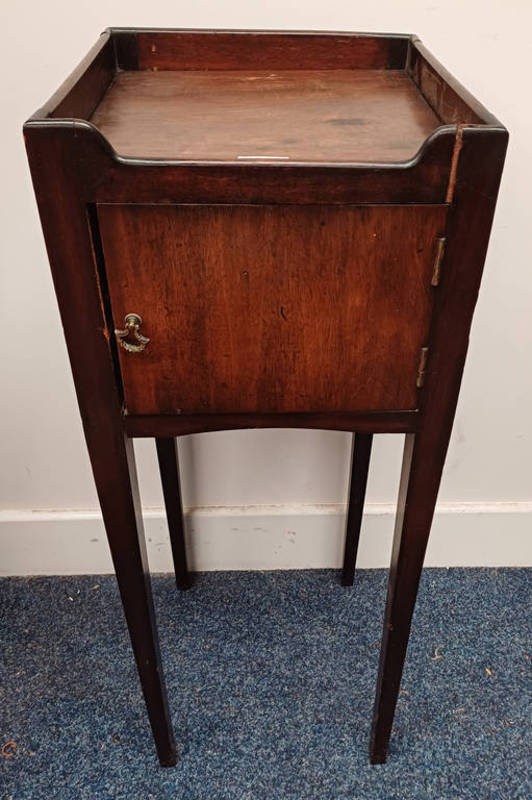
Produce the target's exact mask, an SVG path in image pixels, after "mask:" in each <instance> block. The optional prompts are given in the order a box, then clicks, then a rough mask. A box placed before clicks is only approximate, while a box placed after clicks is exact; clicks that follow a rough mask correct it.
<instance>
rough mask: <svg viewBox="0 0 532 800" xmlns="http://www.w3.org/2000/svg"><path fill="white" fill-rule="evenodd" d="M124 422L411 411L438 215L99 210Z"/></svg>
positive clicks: (428, 209)
mask: <svg viewBox="0 0 532 800" xmlns="http://www.w3.org/2000/svg"><path fill="white" fill-rule="evenodd" d="M98 215H99V219H100V225H101V234H102V242H103V249H104V254H105V260H106V272H107V278H108V281H109V291H110V296H111V306H112V309H113V316H114V324H115V327H117V328H121V327H123V320H124V317H125V315H126V314H128V313H131V312H134V313H137V314H139V315H140V316H141V317H142V319H143V321H144V324H143V326H142V333H143V334H144V335H146V336H148V337H149V338H150V343H149V345H148V346H147V347H146V349H145V350H144V352H142V353H130V352H126V351H125V350H124V349H122V348H120V349H119V356H120V364H121V372H122V380H123V385H124V395H125V404H126V408H127V409H128V411H129V412H130V413H131V414H157V413H159V414H165V413H166V414H180V413H186V414H194V413H198V412H200V413H201V412H203V413H230V412H233V413H236V412H241V413H251V412H255V413H266V412H269V413H282V412H320V411H321V412H330V411H366V410H370V409H371V410H373V411H388V410H396V411H403V410H411V409H415V408H417V406H418V390H417V388H416V377H417V371H418V366H419V359H420V351H421V348H422V347H423V346H425V345H426V344H427V338H428V331H429V322H430V315H431V309H432V298H433V294H434V291H433V289H432V288H431V285H430V283H431V278H432V266H433V265H432V261H433V254H434V244H435V240H436V238H437V237H438V236H441V235H442V233H443V230H444V225H445V215H446V208H445V207H439V206H405V207H401V206H374V207H363V208H361V207H347V206H345V207H342V208H338V207H335V208H330V207H326V206H321V207H311V206H307V207H305V208H300V207H295V206H290V207H280V206H273V207H262V206H243V205H241V206H135V205H127V206H118V205H109V206H99V208H98Z"/></svg>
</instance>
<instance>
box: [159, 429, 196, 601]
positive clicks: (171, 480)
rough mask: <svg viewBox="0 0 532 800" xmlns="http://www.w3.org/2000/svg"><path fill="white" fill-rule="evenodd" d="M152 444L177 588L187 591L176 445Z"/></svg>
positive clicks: (161, 441)
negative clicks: (162, 497) (155, 452)
mask: <svg viewBox="0 0 532 800" xmlns="http://www.w3.org/2000/svg"><path fill="white" fill-rule="evenodd" d="M155 444H156V447H157V459H158V461H159V472H160V473H161V483H162V485H163V495H164V505H165V508H166V518H167V520H168V531H169V533H170V543H171V545H172V556H173V559H174V570H175V577H176V583H177V588H178V589H189V588H190V585H191V583H190V575H189V572H188V568H187V552H186V548H185V530H184V524H183V504H182V501H181V481H180V480H179V458H178V454H177V442H176V440H175V439H174V438H173V437H172V438H160V437H157V438H156V439H155Z"/></svg>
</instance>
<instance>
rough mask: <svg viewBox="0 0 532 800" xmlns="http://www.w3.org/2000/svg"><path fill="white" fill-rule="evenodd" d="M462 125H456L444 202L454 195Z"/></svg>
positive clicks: (448, 201)
mask: <svg viewBox="0 0 532 800" xmlns="http://www.w3.org/2000/svg"><path fill="white" fill-rule="evenodd" d="M463 131H464V126H463V125H458V126H457V128H456V139H455V142H454V150H453V160H452V162H451V173H450V175H449V185H448V187H447V196H446V197H445V202H446V203H452V202H453V197H454V188H455V185H456V172H457V169H458V159H459V157H460V150H461V149H462V139H463Z"/></svg>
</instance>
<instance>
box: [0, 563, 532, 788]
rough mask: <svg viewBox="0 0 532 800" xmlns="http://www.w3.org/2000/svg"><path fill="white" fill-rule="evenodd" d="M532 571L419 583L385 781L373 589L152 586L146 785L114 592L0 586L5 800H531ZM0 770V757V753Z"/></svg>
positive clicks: (139, 720) (98, 584)
mask: <svg viewBox="0 0 532 800" xmlns="http://www.w3.org/2000/svg"><path fill="white" fill-rule="evenodd" d="M531 574H532V573H531V572H530V571H527V570H523V569H513V570H512V569H498V570H495V569H484V570H482V569H452V570H434V569H432V570H426V571H425V572H424V576H423V580H422V586H421V590H420V597H419V602H418V606H417V610H416V614H415V618H414V626H413V632H412V638H411V643H410V648H409V652H408V659H407V665H406V668H405V674H404V679H403V684H402V686H403V690H402V693H401V695H400V700H399V705H398V710H397V715H396V722H395V729H394V733H393V739H392V742H391V746H390V754H389V759H388V762H387V764H385V765H383V766H373V767H372V766H370V765H369V763H368V757H367V751H368V740H369V724H370V720H371V711H372V703H373V693H374V687H375V680H376V675H377V661H378V650H379V648H378V640H379V639H380V633H381V618H382V611H383V605H384V596H385V584H386V573H385V572H384V571H381V570H378V571H369V570H368V571H361V572H359V573H357V578H356V585H355V587H354V588H353V589H344V588H342V587H341V586H340V585H339V577H338V573H335V572H332V571H321V570H319V571H308V572H270V573H210V574H201V575H198V576H196V582H195V585H194V587H193V589H192V590H190V591H189V592H188V593H183V594H181V593H180V594H178V593H177V591H176V589H175V586H174V584H173V581H172V579H171V578H170V577H167V576H165V577H155V578H154V580H153V586H154V593H155V600H156V605H157V614H158V620H159V630H160V636H161V647H162V654H163V662H164V667H165V671H166V677H167V684H168V692H169V698H170V708H171V712H172V718H173V722H174V726H175V731H176V737H177V741H178V742H179V747H178V749H179V762H178V766H177V767H176V768H174V769H161V768H160V767H159V766H158V763H157V761H156V757H155V752H154V748H153V745H152V740H151V735H150V731H149V727H148V723H147V718H146V714H145V710H144V704H143V700H142V697H141V693H140V688H139V683H138V680H137V676H136V672H135V669H134V664H133V658H132V654H131V650H130V646H129V640H128V637H127V632H126V628H125V623H124V621H123V617H122V613H121V607H120V601H119V597H118V591H117V588H116V583H115V580H114V578H112V577H104V578H101V577H80V578H33V579H20V578H19V579H14V578H11V579H4V580H2V581H0V617H1V627H0V631H1V633H0V636H1V652H0V684H1V688H0V745H4V744H5V743H6V742H8V741H14V742H16V747H14V748H13V747H11V748H10V747H8V748H5V749H4V753H6V754H5V755H2V756H0V797H1V798H2V800H27V799H28V798H32V800H33V799H34V798H35V799H36V800H37V799H38V800H41V798H42V800H45V799H46V800H49V799H50V798H60V800H170V798H172V799H173V798H175V800H204V799H205V800H207V798H208V800H248V799H249V800H318V799H319V800H344V798H345V800H347V799H348V798H349V800H355V799H356V800H358V799H359V798H361V799H363V800H373V799H374V798H378V799H379V800H399V798H408V800H410V799H412V800H414V798H415V799H417V798H420V799H421V798H423V800H425V799H426V798H437V799H438V800H446V799H447V798H449V800H467V799H468V798H475V800H496V799H497V800H498V799H499V798H501V799H504V800H507V799H508V798H511V799H512V800H514V798H515V799H516V800H521V799H522V800H525V799H526V800H528V798H530V797H531V795H532V786H531V784H530V782H529V781H528V779H527V757H528V753H527V749H528V748H527V744H526V736H527V732H528V728H529V711H530V706H529V703H528V698H529V691H528V690H529V688H530V678H529V676H530V666H531V662H530V655H531V654H530V650H527V647H530V642H529V641H528V642H527V637H528V633H529V631H530V616H531V615H530V613H529V609H527V603H528V599H529V597H530V588H531ZM10 752H13V753H14V754H13V755H12V756H11V757H9V753H10Z"/></svg>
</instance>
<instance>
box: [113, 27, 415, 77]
mask: <svg viewBox="0 0 532 800" xmlns="http://www.w3.org/2000/svg"><path fill="white" fill-rule="evenodd" d="M118 35H120V34H118ZM137 46H138V62H139V67H140V69H155V70H179V69H186V70H195V69H200V70H220V69H222V70H224V69H248V68H251V69H273V70H277V69H315V68H318V69H329V70H335V69H352V70H355V69H401V68H402V67H404V65H405V60H406V52H407V47H408V36H400V35H397V36H394V35H386V34H382V35H378V34H376V35H372V34H359V33H321V32H316V33H312V32H307V33H302V32H291V31H186V30H185V31H148V30H146V31H139V32H138V34H137Z"/></svg>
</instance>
